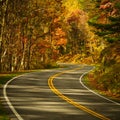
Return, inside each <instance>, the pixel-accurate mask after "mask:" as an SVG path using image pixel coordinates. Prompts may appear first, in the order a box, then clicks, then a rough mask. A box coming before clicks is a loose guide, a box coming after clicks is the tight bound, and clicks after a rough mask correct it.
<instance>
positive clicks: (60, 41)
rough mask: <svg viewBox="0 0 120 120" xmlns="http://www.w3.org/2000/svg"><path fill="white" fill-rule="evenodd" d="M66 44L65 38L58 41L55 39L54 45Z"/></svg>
mask: <svg viewBox="0 0 120 120" xmlns="http://www.w3.org/2000/svg"><path fill="white" fill-rule="evenodd" d="M66 44H67V39H65V38H61V39H60V40H59V41H57V43H56V45H59V46H60V45H66Z"/></svg>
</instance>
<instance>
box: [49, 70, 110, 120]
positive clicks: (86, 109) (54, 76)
mask: <svg viewBox="0 0 120 120" xmlns="http://www.w3.org/2000/svg"><path fill="white" fill-rule="evenodd" d="M78 69H80V68H76V69H73V70H67V71H64V72H60V73H57V74H55V75H53V76H51V77H50V78H49V79H48V85H49V87H50V89H51V90H52V91H53V92H54V93H55V94H56V95H58V96H59V97H60V98H62V99H63V100H65V101H66V102H68V103H70V104H72V105H73V106H75V107H77V108H79V109H80V110H83V111H85V112H87V113H89V114H91V115H93V116H95V117H97V118H100V119H101V120H110V119H109V118H107V117H105V116H103V115H101V114H99V113H97V112H94V111H92V110H90V109H88V108H87V107H85V106H83V105H81V104H79V103H77V102H75V101H73V100H72V99H70V98H68V97H66V96H65V95H63V94H62V93H61V92H60V91H59V90H58V89H57V88H55V86H54V84H53V80H54V79H55V78H56V77H58V76H60V75H62V74H65V73H67V72H70V71H75V70H78ZM83 74H84V73H83Z"/></svg>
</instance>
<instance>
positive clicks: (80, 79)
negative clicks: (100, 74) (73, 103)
mask: <svg viewBox="0 0 120 120" xmlns="http://www.w3.org/2000/svg"><path fill="white" fill-rule="evenodd" d="M93 69H94V68H93ZM93 69H91V70H90V71H92V70H93ZM90 71H88V72H85V73H83V74H82V75H81V76H80V78H79V81H80V84H81V85H82V86H83V87H84V88H86V89H87V90H88V91H90V92H92V93H94V94H95V95H97V96H99V97H101V98H103V99H105V100H107V101H110V102H112V103H114V104H116V105H120V103H118V102H115V101H113V100H110V99H108V98H106V97H104V96H102V95H100V94H98V93H96V92H94V91H93V90H91V89H89V88H88V87H87V86H86V85H85V84H84V83H83V82H82V78H83V76H85V75H86V74H88V73H89V72H90Z"/></svg>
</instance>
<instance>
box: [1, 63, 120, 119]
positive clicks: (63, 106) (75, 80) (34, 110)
mask: <svg viewBox="0 0 120 120" xmlns="http://www.w3.org/2000/svg"><path fill="white" fill-rule="evenodd" d="M65 65H66V66H67V67H65V68H59V69H51V70H40V71H37V72H32V73H27V74H24V75H21V76H19V77H16V78H14V79H11V80H10V81H8V82H7V83H6V84H5V85H4V87H3V96H2V101H3V103H4V105H5V107H6V108H7V109H8V111H9V115H10V118H11V120H73V119H74V120H120V103H117V102H115V101H112V100H110V99H108V98H105V97H103V96H100V95H99V94H97V93H95V92H93V91H92V90H90V89H89V88H88V87H86V86H85V85H84V84H83V82H82V78H83V76H84V74H86V73H87V72H89V71H90V70H92V69H93V67H92V66H88V65H77V64H65Z"/></svg>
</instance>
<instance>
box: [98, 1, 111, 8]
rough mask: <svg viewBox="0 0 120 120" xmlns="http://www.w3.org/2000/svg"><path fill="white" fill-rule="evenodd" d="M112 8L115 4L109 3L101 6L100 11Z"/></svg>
mask: <svg viewBox="0 0 120 120" xmlns="http://www.w3.org/2000/svg"><path fill="white" fill-rule="evenodd" d="M111 7H113V3H111V2H108V3H106V4H104V5H100V9H107V8H111Z"/></svg>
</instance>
